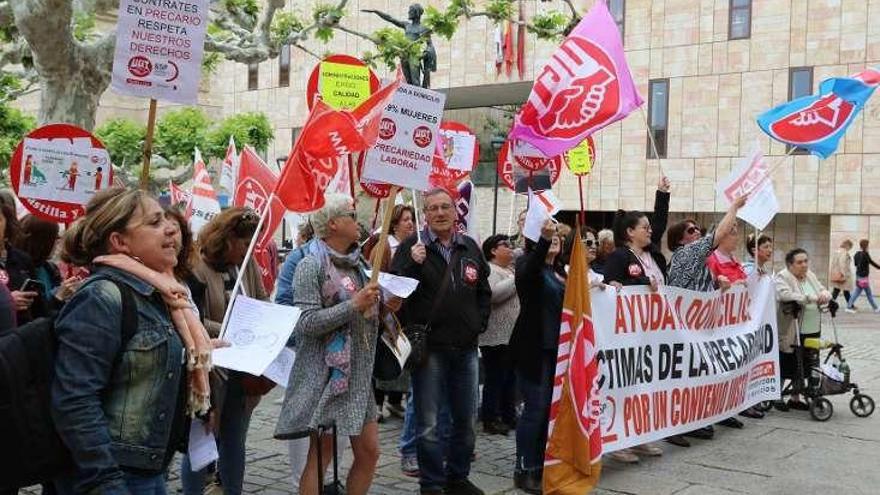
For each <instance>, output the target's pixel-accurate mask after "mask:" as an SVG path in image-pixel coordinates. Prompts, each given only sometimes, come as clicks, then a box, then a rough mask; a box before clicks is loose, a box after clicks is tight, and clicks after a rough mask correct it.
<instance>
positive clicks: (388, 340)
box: [382, 332, 412, 368]
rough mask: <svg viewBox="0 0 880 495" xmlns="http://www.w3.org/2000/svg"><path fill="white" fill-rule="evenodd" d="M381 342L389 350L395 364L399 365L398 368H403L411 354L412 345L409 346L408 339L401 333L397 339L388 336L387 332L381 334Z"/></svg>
mask: <svg viewBox="0 0 880 495" xmlns="http://www.w3.org/2000/svg"><path fill="white" fill-rule="evenodd" d="M382 341H383V342H385V344H386V345H387V346H388V348H389V349H390V350H391V354H394V357H395V358H396V359H397V362H398V363H400V367H401V368H403V367H404V365H406V360H407V358H409V355H410V353H411V352H412V344H410V342H409V339H407V338H406V336H405V335H404V334H403V332H401V333H400V334H398V335H397V338H394V337H393V336H391V335H389V334H388V332H382Z"/></svg>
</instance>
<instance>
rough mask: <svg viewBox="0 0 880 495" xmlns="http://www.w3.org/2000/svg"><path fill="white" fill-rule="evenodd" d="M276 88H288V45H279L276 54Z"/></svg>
mask: <svg viewBox="0 0 880 495" xmlns="http://www.w3.org/2000/svg"><path fill="white" fill-rule="evenodd" d="M278 86H280V87H287V86H290V45H287V44H284V45H281V53H279V54H278Z"/></svg>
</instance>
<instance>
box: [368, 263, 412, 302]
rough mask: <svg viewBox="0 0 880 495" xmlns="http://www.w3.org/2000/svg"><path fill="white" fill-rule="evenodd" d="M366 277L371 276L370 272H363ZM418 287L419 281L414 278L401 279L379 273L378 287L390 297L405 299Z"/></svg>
mask: <svg viewBox="0 0 880 495" xmlns="http://www.w3.org/2000/svg"><path fill="white" fill-rule="evenodd" d="M364 273H366V275H367V277H370V276H372V274H373V272H372V270H364ZM418 286H419V281H418V280H416V279H414V278H409V277H401V276H400V275H392V274H390V273H385V272H379V287H382V288H383V289H385V290H386V291H388V292H389V293H391V294H392V295H395V296H397V297H399V298H401V299H406V298H407V297H409V295H410V294H412V293H413V291H414V290H416V287H418Z"/></svg>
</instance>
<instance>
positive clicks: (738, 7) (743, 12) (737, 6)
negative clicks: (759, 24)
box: [727, 0, 752, 40]
mask: <svg viewBox="0 0 880 495" xmlns="http://www.w3.org/2000/svg"><path fill="white" fill-rule="evenodd" d="M751 36H752V0H730V17H728V24H727V39H731V40H744V39H748V38H749V37H751Z"/></svg>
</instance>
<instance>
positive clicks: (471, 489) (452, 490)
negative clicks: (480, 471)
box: [443, 478, 486, 495]
mask: <svg viewBox="0 0 880 495" xmlns="http://www.w3.org/2000/svg"><path fill="white" fill-rule="evenodd" d="M443 493H446V494H449V495H486V493H485V492H484V491H483V490H480V489H479V488H477V485H475V484H473V483H471V480H469V479H467V478H465V479H463V480H456V481H448V482H446V489H445V490H443Z"/></svg>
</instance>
